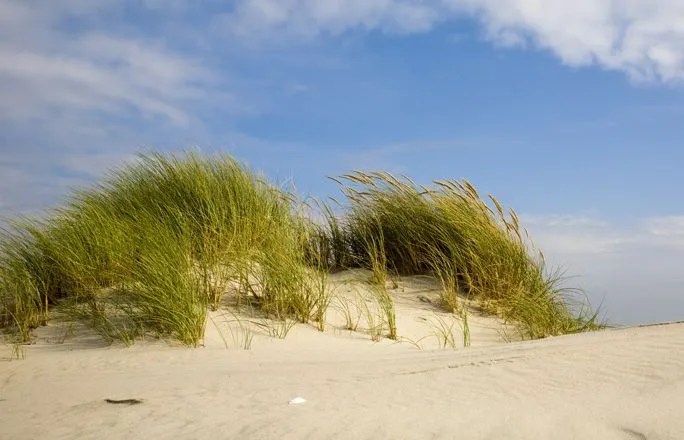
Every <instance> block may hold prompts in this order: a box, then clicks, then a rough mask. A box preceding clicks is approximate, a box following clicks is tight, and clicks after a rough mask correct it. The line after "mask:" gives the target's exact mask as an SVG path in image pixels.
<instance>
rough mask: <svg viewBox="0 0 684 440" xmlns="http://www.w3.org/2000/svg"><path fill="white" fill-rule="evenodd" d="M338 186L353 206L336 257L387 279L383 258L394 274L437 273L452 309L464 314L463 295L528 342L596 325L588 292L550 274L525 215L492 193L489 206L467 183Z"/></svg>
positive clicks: (365, 179)
mask: <svg viewBox="0 0 684 440" xmlns="http://www.w3.org/2000/svg"><path fill="white" fill-rule="evenodd" d="M335 180H336V181H337V182H338V183H339V184H340V185H341V186H342V190H343V192H344V193H345V194H346V197H347V200H348V202H349V209H348V211H347V213H346V215H345V216H344V217H343V218H342V219H341V220H337V222H338V223H340V222H341V226H337V227H338V228H341V229H342V230H343V231H344V232H343V234H340V235H341V237H342V238H338V239H337V240H341V241H342V242H343V245H342V246H341V245H336V246H335V248H336V249H338V248H342V249H344V252H347V253H348V254H349V255H347V256H345V257H336V258H334V260H336V261H341V260H346V261H351V262H353V263H354V264H355V265H357V266H360V267H366V268H369V269H371V270H373V272H374V273H381V272H382V270H381V268H378V258H377V255H382V258H383V261H382V262H381V265H382V264H384V265H385V267H386V268H387V267H391V268H393V269H395V270H396V271H398V272H399V273H402V274H406V275H411V274H430V275H433V276H436V277H437V278H438V279H439V280H440V282H441V284H442V287H443V293H442V295H443V296H442V299H443V303H444V305H445V307H446V308H447V309H448V310H450V311H453V312H457V311H458V307H459V306H458V304H459V297H464V298H472V299H475V300H477V301H478V302H479V304H480V305H481V307H482V308H483V309H484V310H485V311H487V312H490V313H493V314H496V315H498V316H500V317H502V318H503V319H504V320H506V321H507V322H510V323H512V324H514V325H515V327H516V329H517V330H518V332H519V334H520V336H521V337H523V338H540V337H545V336H549V335H558V334H563V333H570V332H578V331H583V330H586V329H591V328H595V327H596V314H595V313H593V312H591V309H590V308H589V307H588V305H587V304H586V303H585V302H583V297H582V295H581V294H580V292H576V291H573V290H571V289H564V288H562V287H561V282H562V281H563V280H562V277H560V276H558V274H557V273H549V272H547V271H546V267H545V264H544V257H543V255H542V254H541V253H540V252H537V251H536V250H535V249H534V247H533V245H532V243H531V241H530V240H529V239H528V237H527V234H526V232H525V231H524V229H523V228H522V227H521V226H520V223H519V220H518V217H517V215H516V214H515V212H514V211H512V210H510V211H508V213H506V212H504V209H503V207H502V206H501V204H500V203H499V202H498V201H497V200H496V199H495V198H494V197H492V196H489V203H487V202H485V201H484V200H483V199H482V198H481V197H480V195H479V194H478V192H477V191H476V190H475V188H474V187H473V186H472V185H471V184H470V183H468V182H467V181H465V180H464V181H460V182H457V181H452V180H447V181H437V182H435V184H434V186H433V187H430V188H427V187H423V186H418V185H416V184H415V183H413V182H412V181H411V180H410V179H408V178H404V179H397V178H396V177H394V176H392V175H390V174H388V173H382V172H374V173H364V172H354V173H352V174H347V175H345V176H342V177H341V178H340V179H335ZM378 244H381V247H382V249H381V250H380V251H378V250H374V248H375V247H377V246H378Z"/></svg>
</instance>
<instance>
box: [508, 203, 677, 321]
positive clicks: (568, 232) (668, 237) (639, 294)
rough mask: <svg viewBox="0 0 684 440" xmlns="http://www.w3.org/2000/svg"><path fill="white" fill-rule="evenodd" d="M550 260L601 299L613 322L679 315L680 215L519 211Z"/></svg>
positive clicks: (597, 300)
mask: <svg viewBox="0 0 684 440" xmlns="http://www.w3.org/2000/svg"><path fill="white" fill-rule="evenodd" d="M521 217H522V221H523V224H524V225H525V226H527V228H528V229H529V231H530V234H531V235H532V238H533V239H534V241H535V243H536V244H537V246H538V247H539V248H540V249H542V250H543V251H544V254H545V256H546V260H547V262H548V263H549V264H550V265H551V266H555V267H561V268H563V269H564V270H566V274H567V275H568V276H571V277H572V278H571V279H569V280H567V284H568V285H572V286H579V287H582V288H584V289H585V290H586V292H587V294H588V295H589V297H590V299H591V300H592V302H593V303H594V304H599V303H601V302H603V306H604V309H605V311H606V312H607V313H608V317H609V318H610V319H611V320H612V321H613V322H624V323H638V322H649V321H657V320H666V319H680V318H681V310H684V295H683V294H684V287H682V286H684V272H682V270H681V264H682V261H684V217H682V216H662V217H650V218H644V219H638V220H636V221H634V222H633V223H632V224H631V225H625V224H623V223H617V222H611V221H607V220H605V219H601V218H597V217H595V216H592V215H582V214H580V215H524V216H521Z"/></svg>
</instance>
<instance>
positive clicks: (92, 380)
mask: <svg viewBox="0 0 684 440" xmlns="http://www.w3.org/2000/svg"><path fill="white" fill-rule="evenodd" d="M364 276H366V275H365V274H363V273H361V272H357V273H343V274H339V275H336V276H335V277H333V279H332V280H331V283H333V285H334V286H337V289H336V295H338V296H339V297H342V298H355V297H356V295H357V293H358V292H357V291H358V290H359V289H361V290H362V292H361V294H360V295H361V297H362V298H363V295H364V293H363V289H364V287H363V283H360V282H359V281H360V280H362V278H363V277H364ZM397 284H398V285H397V287H396V288H395V289H392V290H391V292H392V295H393V297H394V298H395V303H396V310H397V320H398V329H399V335H400V336H403V337H405V338H407V339H411V341H413V342H408V341H404V342H398V343H397V342H394V341H389V340H387V339H383V340H381V341H380V342H377V343H374V342H371V340H370V336H369V334H368V329H367V326H368V323H367V322H365V321H364V319H363V317H362V318H361V319H360V324H359V326H358V328H357V331H349V330H346V329H345V328H346V324H347V319H346V317H345V313H343V312H340V310H339V308H337V309H334V310H331V313H330V315H329V317H328V321H329V322H328V325H327V329H326V331H325V332H324V333H320V332H318V331H317V330H316V329H315V328H314V327H312V326H304V325H298V326H295V327H294V328H293V329H292V330H291V331H290V333H289V334H288V336H287V338H286V339H284V340H280V339H277V338H273V337H268V336H267V335H265V334H264V331H263V329H262V328H261V327H260V326H259V325H256V326H255V325H254V324H252V323H250V322H249V321H255V320H257V319H258V318H253V317H252V318H246V317H244V316H241V315H238V317H239V318H240V320H241V321H240V323H238V322H237V321H236V320H235V318H234V316H233V315H229V316H227V317H226V316H224V314H221V313H216V314H213V315H212V321H211V322H210V323H209V324H208V325H207V337H206V345H205V347H203V348H199V349H186V348H182V347H174V346H170V345H168V344H164V343H162V342H159V341H156V342H155V341H145V342H141V343H138V344H136V345H134V346H133V347H131V348H123V347H119V346H109V347H107V346H104V344H102V342H101V341H99V340H98V339H97V338H96V337H93V335H92V334H90V333H88V332H87V331H85V330H84V329H82V328H80V327H78V326H77V327H72V329H71V331H70V332H67V331H66V327H64V326H63V325H62V326H60V325H58V324H53V325H51V326H50V327H48V328H43V329H41V330H40V331H39V332H38V335H37V338H38V343H36V344H34V345H32V346H29V347H27V348H26V349H25V351H26V359H25V360H23V361H0V438H2V439H29V438H41V439H43V438H44V439H60V438H64V439H89V438H93V439H94V438H98V439H100V438H210V437H212V438H254V439H270V438H277V439H290V438H292V439H298V438H312V439H320V438H340V439H357V438H373V439H377V438H406V439H421V438H459V439H460V438H463V439H502V438H506V439H548V438H554V439H644V438H647V439H680V438H684V417H682V413H681V408H682V406H683V404H684V324H670V325H662V326H650V327H638V328H627V329H620V330H605V331H601V332H594V333H588V334H581V335H570V336H563V337H557V338H549V339H545V340H540V341H527V342H513V343H509V344H504V343H502V340H501V334H502V328H503V327H502V326H501V323H500V322H499V321H498V320H496V319H494V318H490V317H483V316H478V313H477V311H476V310H475V309H472V310H471V313H470V315H471V317H470V331H471V345H472V346H471V347H469V348H463V347H462V344H460V343H459V342H460V339H459V337H462V333H459V332H460V331H461V330H462V327H461V326H460V324H459V323H458V322H456V323H455V326H454V335H455V341H456V342H457V343H456V344H455V347H456V348H455V349H451V348H450V349H440V348H439V347H441V344H440V343H439V341H438V338H437V337H434V336H431V334H432V333H433V329H432V327H431V325H430V324H426V320H427V319H432V320H435V319H436V317H443V318H444V319H447V318H449V319H451V317H449V316H448V314H445V313H444V312H442V311H440V309H439V307H438V303H436V301H437V300H438V296H439V294H438V291H437V290H436V289H435V287H436V286H435V285H434V281H433V280H430V279H426V278H410V279H408V278H406V279H400V280H399V282H398V283H397ZM420 297H424V299H421V298H420ZM426 300H427V301H426ZM363 301H366V300H365V299H364V300H363ZM371 305H372V304H371ZM213 323H216V325H214V324H213ZM245 329H248V330H249V331H245ZM231 330H232V331H233V333H231ZM250 332H251V334H252V336H253V340H252V343H251V348H250V349H249V350H242V349H239V348H240V346H241V339H240V338H241V336H240V335H244V334H249V333H250ZM231 335H236V336H231ZM64 336H66V338H65V337H64ZM417 341H420V342H418V345H420V346H421V347H422V348H423V349H422V350H420V349H418V348H417V346H416V343H415V342H417ZM226 346H228V349H226ZM1 350H4V351H3V352H0V358H2V359H5V358H7V357H8V356H9V354H10V353H9V349H8V348H7V347H3V348H1ZM294 397H303V398H304V399H306V402H305V403H303V404H300V405H288V401H289V400H290V399H292V398H294ZM105 399H113V400H125V399H138V400H141V401H142V403H139V404H133V405H128V404H125V403H123V404H113V403H108V402H106V401H105Z"/></svg>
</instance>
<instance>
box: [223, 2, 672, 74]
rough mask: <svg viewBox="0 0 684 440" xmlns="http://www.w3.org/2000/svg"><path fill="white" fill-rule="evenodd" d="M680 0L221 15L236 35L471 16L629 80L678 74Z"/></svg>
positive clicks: (497, 34) (512, 41)
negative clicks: (616, 73)
mask: <svg viewBox="0 0 684 440" xmlns="http://www.w3.org/2000/svg"><path fill="white" fill-rule="evenodd" d="M683 16H684V2H681V1H679V0H625V1H619V2H616V1H613V0H574V1H567V0H434V1H411V0H377V1H366V0H328V1H318V0H240V1H238V2H237V5H236V7H235V9H234V10H233V11H231V12H230V13H227V14H225V15H224V16H222V17H221V19H220V23H221V24H222V27H224V28H227V29H229V31H230V32H231V33H233V34H234V35H237V36H239V37H242V38H252V39H268V37H269V36H271V37H272V36H274V35H277V36H278V38H279V39H280V38H282V36H283V35H289V36H290V37H295V38H315V37H318V36H320V35H338V34H341V33H343V32H346V31H351V30H380V31H383V32H387V33H397V34H410V33H420V32H427V31H430V30H432V29H434V28H436V27H438V26H440V25H443V24H446V23H449V22H453V21H457V20H459V19H463V18H472V17H474V18H476V19H477V20H478V21H479V22H480V23H481V24H482V26H483V28H484V35H485V38H486V39H488V40H489V41H492V42H493V43H495V44H499V45H503V46H514V47H527V46H532V47H536V48H539V49H543V50H548V51H550V52H552V53H553V54H555V55H556V56H557V57H558V58H560V59H561V60H562V61H563V62H564V63H566V64H568V65H570V66H589V65H597V66H600V67H602V68H605V69H609V70H616V71H621V72H624V73H626V74H627V75H628V76H629V77H630V78H631V79H633V80H635V81H663V82H680V81H682V80H684V21H682V17H683Z"/></svg>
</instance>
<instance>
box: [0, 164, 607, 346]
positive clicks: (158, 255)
mask: <svg viewBox="0 0 684 440" xmlns="http://www.w3.org/2000/svg"><path fill="white" fill-rule="evenodd" d="M338 182H340V183H341V184H343V191H344V193H345V194H346V197H347V200H346V203H344V204H342V206H343V207H344V208H345V210H344V211H343V212H342V214H341V215H335V214H334V213H333V210H332V209H331V208H330V207H329V206H327V205H325V204H323V205H319V208H321V211H322V212H321V214H322V215H321V217H322V218H323V219H324V220H325V221H323V222H318V223H317V222H315V221H313V220H310V219H308V218H307V217H306V216H305V215H303V214H302V212H303V210H302V209H301V207H302V206H303V203H301V202H299V201H298V200H297V199H296V197H295V196H294V195H293V194H291V193H289V192H288V191H286V190H284V189H282V188H280V187H277V186H275V185H273V184H271V183H269V182H268V181H267V180H266V179H264V178H263V177H261V176H259V175H257V174H255V173H253V172H252V171H251V170H250V169H249V168H247V167H246V166H244V165H242V164H240V163H238V162H237V161H235V160H234V159H233V158H231V157H228V156H224V155H219V156H212V157H202V156H199V155H197V154H184V155H178V156H175V155H161V154H150V155H143V156H140V158H139V160H138V161H137V162H135V163H132V164H129V165H127V166H124V167H122V168H120V169H118V170H115V171H112V172H111V173H110V174H109V175H108V176H107V177H106V178H105V179H104V180H103V181H102V182H100V183H99V184H97V185H95V186H93V187H91V188H88V189H84V190H80V191H76V192H75V193H73V194H72V195H71V196H70V198H69V199H68V200H67V202H66V203H65V204H64V205H63V206H62V207H60V208H59V209H56V210H54V211H53V212H52V213H51V214H50V215H49V216H48V217H47V218H46V219H43V220H40V221H38V220H30V219H21V220H17V221H14V222H13V223H12V225H11V226H10V227H8V228H7V229H5V230H4V231H2V233H1V234H0V326H1V327H4V328H5V329H7V330H9V331H11V332H12V333H13V334H14V335H15V340H18V341H28V340H29V338H30V331H31V330H32V329H33V328H36V327H37V326H39V325H41V324H44V323H45V322H46V321H47V320H48V319H49V312H50V309H51V308H52V307H55V306H56V305H60V306H61V307H63V309H64V311H65V312H66V313H67V314H70V316H71V317H72V318H74V319H80V320H83V321H84V322H86V323H90V325H92V327H93V328H94V329H96V330H97V331H98V332H99V333H100V334H102V336H104V337H105V338H107V339H109V340H120V341H123V342H124V343H127V344H130V343H132V342H133V341H134V340H135V339H137V338H140V337H144V336H146V335H150V334H151V335H156V336H159V337H164V338H172V339H176V340H178V341H180V342H182V343H184V344H187V345H190V346H197V345H200V344H201V343H202V340H203V337H204V328H205V325H206V319H207V310H208V309H214V310H215V309H218V308H221V307H223V305H224V295H225V294H226V293H227V292H230V291H232V292H233V293H234V294H235V295H236V297H237V298H238V299H239V298H240V297H241V296H243V295H246V294H249V295H250V296H252V297H253V298H252V301H255V303H256V304H258V306H259V307H260V308H261V309H262V311H263V312H264V313H265V314H266V315H267V316H271V317H272V318H275V319H276V320H277V321H278V322H287V323H290V322H294V320H296V321H299V322H311V321H313V322H314V323H316V325H317V326H318V328H319V329H320V330H323V329H324V328H325V314H326V310H327V308H328V307H329V305H330V304H331V300H332V296H331V292H330V291H329V290H328V288H327V274H328V272H330V271H332V270H337V269H342V268H347V267H366V268H368V269H371V271H372V273H373V276H374V280H373V282H374V285H375V286H376V287H377V289H376V290H377V295H378V299H379V301H380V303H381V304H382V311H383V315H384V316H383V319H384V320H387V321H388V322H387V323H388V325H389V329H390V336H391V337H392V338H397V334H396V325H395V324H394V320H395V318H394V305H393V300H392V298H391V294H390V293H389V292H388V291H387V289H385V288H384V286H385V282H386V279H387V276H388V275H387V274H388V273H393V274H395V273H401V274H429V275H433V276H435V277H436V278H437V279H438V280H439V281H440V282H441V284H442V287H443V303H444V306H445V307H446V308H447V309H448V310H450V311H453V312H457V313H459V314H464V311H465V309H463V307H462V306H461V304H462V303H463V298H469V299H472V300H477V301H479V303H480V304H481V306H482V307H483V308H484V309H485V310H486V311H488V312H490V313H493V314H497V315H499V316H501V317H502V318H504V319H505V320H506V321H508V322H510V323H512V324H514V326H515V328H516V329H517V330H518V331H519V333H520V335H521V336H522V337H526V338H537V337H544V336H548V335H555V334H561V333H568V332H575V331H582V330H586V329H591V328H593V327H595V316H596V315H595V314H594V313H593V312H591V309H590V308H588V306H587V305H586V304H584V303H583V302H581V301H579V300H578V298H579V299H581V298H580V297H579V296H578V295H577V292H574V291H572V290H564V289H562V288H561V287H560V281H561V278H560V277H558V276H555V275H554V274H548V273H547V272H546V270H545V267H544V262H543V257H542V255H541V254H540V253H537V252H536V251H534V249H533V248H531V247H530V246H529V243H528V240H527V238H526V234H525V232H524V230H523V229H522V227H521V226H520V224H519V221H518V218H517V216H516V215H515V213H514V212H513V211H509V212H508V213H505V212H504V210H503V208H502V207H501V205H500V204H499V203H498V201H496V199H494V198H490V199H489V202H488V203H487V202H485V201H484V200H482V199H481V198H480V196H479V194H478V193H477V191H476V190H475V189H474V188H473V187H472V185H470V184H469V183H468V182H466V181H462V182H456V181H441V182H436V183H435V185H434V186H433V187H430V188H425V187H420V186H418V185H416V184H414V183H413V182H412V181H410V180H409V179H397V178H395V177H394V176H392V175H390V174H387V173H377V172H376V173H363V172H355V173H352V174H348V175H346V176H342V178H341V179H339V180H338ZM321 223H322V224H321Z"/></svg>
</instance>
